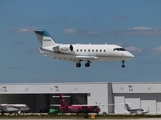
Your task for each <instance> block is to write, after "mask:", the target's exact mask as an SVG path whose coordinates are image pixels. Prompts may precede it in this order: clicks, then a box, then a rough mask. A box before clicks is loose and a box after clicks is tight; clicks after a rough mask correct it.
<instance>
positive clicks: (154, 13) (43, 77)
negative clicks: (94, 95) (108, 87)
mask: <svg viewBox="0 0 161 120" xmlns="http://www.w3.org/2000/svg"><path fill="white" fill-rule="evenodd" d="M160 11H161V1H160V0H45V1H43V0H1V1H0V15H1V17H0V23H1V24H0V35H1V39H0V42H1V44H0V56H1V57H0V61H1V62H0V76H1V77H0V83H30V82H36V83H37V82H39V83H40V82H43V83H44V82H160V81H161V14H160V13H161V12H160ZM36 28H44V29H46V30H47V31H48V32H49V33H50V34H51V35H52V37H53V38H54V39H55V40H56V41H57V42H60V43H89V42H90V43H102V44H104V43H110V44H118V45H121V46H122V47H124V48H126V49H127V50H128V51H130V52H131V53H132V54H134V55H135V58H134V59H132V60H129V61H126V62H125V65H126V68H124V69H122V68H121V61H109V62H93V63H92V64H91V66H90V67H89V68H86V67H84V65H83V64H84V63H82V67H81V68H76V67H75V63H74V62H68V61H61V60H53V59H52V58H48V57H43V56H41V55H40V54H39V51H38V48H39V47H40V44H39V41H38V39H37V37H36V35H35V34H34V32H33V30H34V29H36Z"/></svg>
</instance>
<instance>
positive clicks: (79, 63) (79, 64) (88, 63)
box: [76, 61, 91, 67]
mask: <svg viewBox="0 0 161 120" xmlns="http://www.w3.org/2000/svg"><path fill="white" fill-rule="evenodd" d="M90 63H91V62H90V61H87V63H85V66H86V67H89V66H90ZM76 67H81V61H78V62H76Z"/></svg>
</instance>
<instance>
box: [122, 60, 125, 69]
mask: <svg viewBox="0 0 161 120" xmlns="http://www.w3.org/2000/svg"><path fill="white" fill-rule="evenodd" d="M124 63H125V60H123V61H122V65H121V67H122V68H124V67H125V65H124Z"/></svg>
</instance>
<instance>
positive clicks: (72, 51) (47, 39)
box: [34, 29, 134, 68]
mask: <svg viewBox="0 0 161 120" xmlns="http://www.w3.org/2000/svg"><path fill="white" fill-rule="evenodd" d="M34 32H35V33H36V35H37V37H38V39H39V41H40V44H41V48H39V50H40V53H41V54H42V55H44V56H51V57H52V58H53V59H59V60H68V61H72V62H76V67H81V61H84V62H86V63H85V66H86V67H89V66H90V63H91V61H108V60H121V61H122V66H121V67H122V68H124V67H125V65H124V62H125V60H129V59H132V58H133V57H134V55H132V54H131V53H130V52H128V51H126V50H125V49H124V48H122V47H121V46H118V45H113V44H59V43H56V42H55V40H54V39H53V38H52V37H51V35H50V34H49V33H48V32H47V31H46V30H44V29H37V30H35V31H34Z"/></svg>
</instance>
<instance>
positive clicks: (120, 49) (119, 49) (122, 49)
mask: <svg viewBox="0 0 161 120" xmlns="http://www.w3.org/2000/svg"><path fill="white" fill-rule="evenodd" d="M113 50H114V51H126V50H125V49H124V48H114V49H113Z"/></svg>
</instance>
